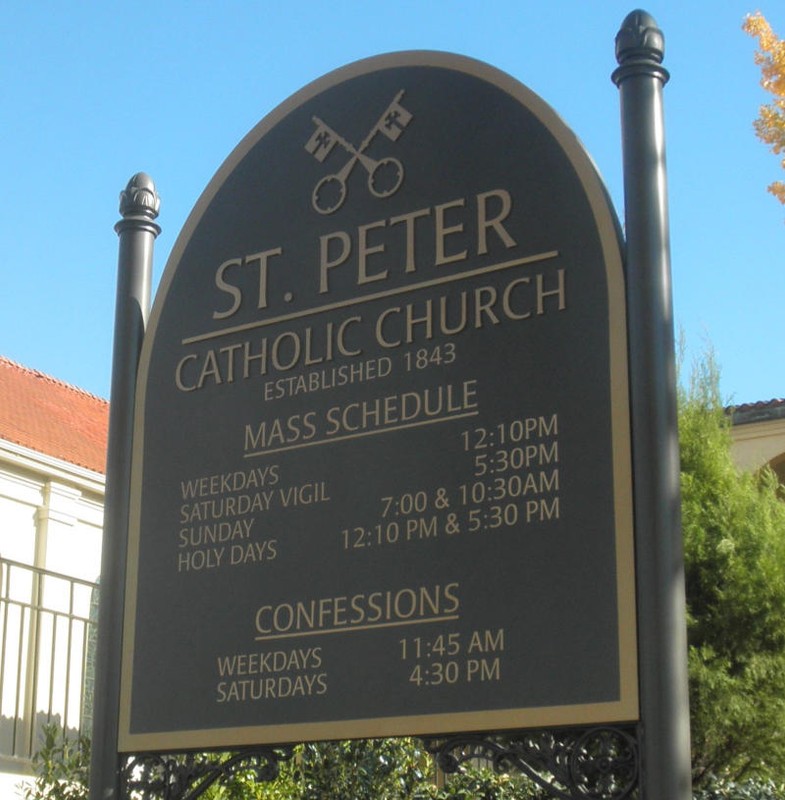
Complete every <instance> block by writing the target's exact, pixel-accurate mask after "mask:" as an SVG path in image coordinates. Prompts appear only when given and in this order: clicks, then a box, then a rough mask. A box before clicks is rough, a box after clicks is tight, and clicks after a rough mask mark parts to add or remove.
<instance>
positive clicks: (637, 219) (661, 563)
mask: <svg viewBox="0 0 785 800" xmlns="http://www.w3.org/2000/svg"><path fill="white" fill-rule="evenodd" d="M663 53H664V41H663V36H662V32H661V31H660V30H659V29H658V28H657V25H656V23H655V22H654V20H653V19H652V18H651V17H650V16H649V15H648V14H646V13H645V12H643V11H634V12H633V13H631V14H630V15H629V16H628V17H627V18H626V19H625V20H624V22H623V24H622V27H621V30H620V31H619V33H618V35H617V37H616V56H617V59H618V62H619V67H618V68H617V69H616V71H615V72H614V73H613V80H614V82H615V83H616V85H617V86H618V87H619V91H620V94H621V109H622V138H623V155H624V197H625V222H626V244H627V250H626V256H627V303H628V309H629V324H630V329H629V347H630V385H631V403H632V420H633V430H632V435H633V471H634V474H635V527H636V560H637V586H638V637H639V651H640V659H639V663H640V686H641V693H640V698H641V699H640V702H641V751H642V771H641V790H642V796H643V797H644V798H645V800H652V799H653V798H657V800H660V799H661V800H666V798H667V800H678V798H688V797H690V796H691V792H690V746H689V701H688V696H687V642H686V616H685V594H684V565H683V555H682V541H681V519H680V496H679V441H678V430H677V421H676V370H675V364H674V338H673V311H672V302H671V276H670V245H669V238H668V205H667V193H666V185H667V184H666V174H665V134H664V124H663V103H662V87H663V86H664V85H665V83H666V81H667V80H668V73H667V71H666V70H665V69H664V68H663V67H662V66H661V62H662V57H663Z"/></svg>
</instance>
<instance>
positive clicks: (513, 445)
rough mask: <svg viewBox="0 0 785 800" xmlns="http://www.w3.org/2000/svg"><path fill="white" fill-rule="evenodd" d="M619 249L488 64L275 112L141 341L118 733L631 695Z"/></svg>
mask: <svg viewBox="0 0 785 800" xmlns="http://www.w3.org/2000/svg"><path fill="white" fill-rule="evenodd" d="M626 359H627V346H626V321H625V302H624V278H623V269H622V262H621V257H620V244H619V234H618V227H617V223H616V220H615V217H614V215H613V212H612V210H611V209H610V207H609V203H608V201H607V199H606V196H605V193H604V191H603V188H602V186H601V183H600V181H599V179H598V177H597V175H596V173H595V171H594V169H593V166H592V164H591V162H590V160H589V159H588V157H587V156H586V154H585V153H584V151H583V150H582V148H581V146H580V145H579V143H578V142H577V140H576V139H575V137H574V135H573V134H572V133H571V132H570V131H569V130H568V129H567V128H566V127H565V126H564V125H563V123H562V122H561V121H560V120H559V119H558V118H557V116H556V115H555V114H554V112H553V111H552V110H551V109H549V108H548V107H547V106H546V105H545V104H544V103H543V102H542V101H541V100H540V99H539V98H537V97H536V96H534V95H533V94H532V93H531V92H530V91H529V90H527V89H526V88H525V87H523V86H522V85H520V84H519V83H517V82H516V81H514V80H513V79H511V78H510V77H508V76H506V75H504V74H501V73H499V72H498V71H496V70H494V69H492V68H490V67H488V66H486V65H484V64H480V63H478V62H474V61H471V60H468V59H464V58H459V57H456V56H451V55H446V54H437V53H405V54H396V55H392V56H384V57H379V58H374V59H370V60H368V61H364V62H360V63H358V64H355V65H351V66H349V67H347V68H345V69H343V70H339V71H338V72H336V73H333V74H331V75H328V76H327V77H325V78H323V79H321V80H320V81H318V82H316V83H315V84H313V85H311V86H308V87H306V88H305V89H303V90H302V91H301V92H299V93H298V94H296V95H295V96H293V97H292V98H291V99H290V100H288V101H287V102H286V103H284V104H283V105H282V106H281V107H280V108H278V109H277V110H276V111H275V112H274V113H272V114H271V115H270V116H269V117H267V118H266V119H265V120H263V121H262V122H261V123H260V124H259V125H258V126H257V127H256V128H255V129H254V130H253V131H252V132H251V133H250V134H249V135H248V136H247V137H246V139H245V140H244V141H243V142H242V143H241V144H240V145H239V146H238V148H237V149H236V150H235V152H234V153H232V155H231V156H230V157H229V159H228V160H227V162H226V164H225V165H224V166H223V167H222V168H221V170H220V171H219V172H218V174H217V175H216V177H215V178H214V180H213V181H212V182H211V183H210V185H209V186H208V188H207V190H206V191H205V193H204V195H203V197H202V198H201V199H200V201H199V203H198V204H197V206H196V208H195V209H194V211H193V213H192V215H191V217H190V219H189V220H188V222H187V224H186V226H185V228H184V230H183V231H182V233H181V235H180V238H179V239H178V242H177V244H176V246H175V248H174V251H173V253H172V256H171V259H170V261H169V264H168V266H167V268H166V271H165V274H164V277H163V280H162V284H161V287H160V290H159V292H158V296H157V298H156V301H155V306H154V309H153V313H152V318H151V323H150V326H149V332H148V336H147V338H146V341H145V345H144V351H143V354H142V362H141V367H140V377H139V391H138V406H137V413H136V430H135V443H134V465H133V487H132V494H133V497H132V511H131V520H130V540H131V545H130V552H129V565H130V567H129V579H128V586H127V598H128V600H127V614H126V630H125V646H124V659H123V660H124V672H123V695H122V720H121V749H123V750H125V751H141V750H154V749H178V748H190V747H205V748H206V747H217V746H235V745H240V744H245V743H264V742H284V741H301V740H308V739H324V738H349V737H363V736H379V735H400V734H417V733H436V732H450V731H465V730H472V729H485V730H488V729H503V728H507V729H509V728H523V727H533V726H538V725H557V724H576V723H590V722H613V721H621V720H632V719H635V718H636V717H637V683H636V645H635V611H634V579H633V562H632V555H633V532H632V514H631V476H630V452H629V449H630V447H629V431H628V426H629V418H628V417H629V414H628V398H627V361H626Z"/></svg>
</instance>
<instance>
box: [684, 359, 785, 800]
mask: <svg viewBox="0 0 785 800" xmlns="http://www.w3.org/2000/svg"><path fill="white" fill-rule="evenodd" d="M679 423H680V442H681V489H682V523H683V529H684V547H685V563H686V588H687V606H688V609H687V610H688V641H689V677H690V715H691V725H692V764H693V776H694V785H695V786H696V787H697V788H701V787H705V786H708V785H709V784H711V783H712V782H716V781H717V780H720V781H724V782H727V781H739V780H743V779H746V778H750V777H754V778H761V779H772V780H774V781H776V782H778V783H782V782H783V781H784V780H785V503H783V500H782V498H781V496H780V490H779V487H778V485H777V481H776V478H775V477H774V475H773V473H772V472H771V471H770V470H763V471H762V472H760V473H758V474H751V473H742V472H740V471H739V470H738V469H737V468H736V466H735V465H734V463H733V460H732V458H731V455H730V422H729V420H728V416H727V414H726V413H725V412H724V410H723V405H722V402H721V399H720V389H719V375H718V370H717V367H716V363H715V361H714V358H713V356H711V355H709V356H707V357H706V358H705V359H704V360H703V361H702V362H701V363H700V364H699V365H698V367H697V368H696V370H695V371H694V373H693V376H692V380H691V384H690V386H689V388H688V389H687V390H685V391H684V393H683V395H682V397H681V402H680V414H679Z"/></svg>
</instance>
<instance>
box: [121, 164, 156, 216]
mask: <svg viewBox="0 0 785 800" xmlns="http://www.w3.org/2000/svg"><path fill="white" fill-rule="evenodd" d="M160 207H161V198H160V197H158V192H157V191H156V190H155V184H154V183H153V179H152V178H151V177H150V176H149V175H148V174H147V173H145V172H137V173H136V175H134V176H133V177H132V178H131V180H130V181H128V185H127V186H126V187H125V189H124V190H123V191H122V192H120V214H121V215H122V216H123V217H139V216H141V217H147V218H148V219H151V220H153V219H155V218H156V217H157V216H158V211H159V209H160Z"/></svg>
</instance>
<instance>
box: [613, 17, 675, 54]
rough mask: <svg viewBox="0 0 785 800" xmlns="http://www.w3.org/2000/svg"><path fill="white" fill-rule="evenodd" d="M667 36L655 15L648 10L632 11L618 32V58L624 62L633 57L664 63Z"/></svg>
mask: <svg viewBox="0 0 785 800" xmlns="http://www.w3.org/2000/svg"><path fill="white" fill-rule="evenodd" d="M664 55H665V37H664V36H663V34H662V31H661V30H660V29H659V28H658V27H657V23H656V22H655V21H654V17H652V16H651V14H649V13H648V12H646V11H641V10H640V9H638V10H637V11H632V12H631V13H629V14H628V15H627V16H626V17H625V19H624V22H622V24H621V28H620V29H619V32H618V33H617V34H616V60H617V61H618V63H619V64H624V63H625V62H628V61H630V60H632V59H636V60H638V59H643V60H646V61H653V62H655V63H657V64H661V63H662V59H663V57H664Z"/></svg>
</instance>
